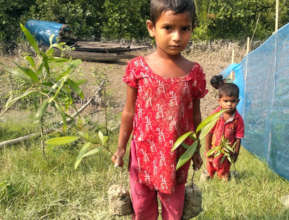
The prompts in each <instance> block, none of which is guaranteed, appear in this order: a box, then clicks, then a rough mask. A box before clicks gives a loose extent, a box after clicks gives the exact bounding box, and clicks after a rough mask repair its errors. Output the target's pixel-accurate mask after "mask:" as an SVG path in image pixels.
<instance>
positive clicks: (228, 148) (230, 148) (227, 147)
mask: <svg viewBox="0 0 289 220" xmlns="http://www.w3.org/2000/svg"><path fill="white" fill-rule="evenodd" d="M225 148H226V149H227V150H229V151H230V152H234V149H233V148H232V147H231V146H230V145H226V147H225Z"/></svg>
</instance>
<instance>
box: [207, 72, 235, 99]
mask: <svg viewBox="0 0 289 220" xmlns="http://www.w3.org/2000/svg"><path fill="white" fill-rule="evenodd" d="M210 83H211V85H212V86H213V87H214V88H215V89H218V90H219V98H222V97H223V96H229V97H236V98H239V88H238V86H237V85H236V84H234V83H225V82H224V79H223V76H222V75H215V76H213V77H212V78H211V81H210Z"/></svg>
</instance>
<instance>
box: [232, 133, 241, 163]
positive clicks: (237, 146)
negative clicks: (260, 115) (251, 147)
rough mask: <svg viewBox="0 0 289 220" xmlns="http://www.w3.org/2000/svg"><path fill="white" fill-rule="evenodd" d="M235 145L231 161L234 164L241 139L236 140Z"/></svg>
mask: <svg viewBox="0 0 289 220" xmlns="http://www.w3.org/2000/svg"><path fill="white" fill-rule="evenodd" d="M235 143H236V145H235V152H234V154H233V158H232V159H233V161H234V163H235V162H236V161H237V159H238V156H239V152H240V146H241V139H240V138H237V140H236V142H235Z"/></svg>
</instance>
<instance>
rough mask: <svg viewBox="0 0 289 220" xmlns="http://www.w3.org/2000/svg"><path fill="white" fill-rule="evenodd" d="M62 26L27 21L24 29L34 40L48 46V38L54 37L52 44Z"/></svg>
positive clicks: (48, 22)
mask: <svg viewBox="0 0 289 220" xmlns="http://www.w3.org/2000/svg"><path fill="white" fill-rule="evenodd" d="M62 26H63V24H60V23H57V22H50V21H38V20H29V21H27V22H26V24H25V27H26V28H27V29H28V30H29V31H30V33H31V34H32V35H33V36H34V37H35V38H36V40H37V41H38V42H39V43H41V44H44V45H49V44H50V43H49V38H50V36H51V35H54V37H53V39H52V43H55V42H56V40H57V37H58V35H59V31H60V30H61V28H62Z"/></svg>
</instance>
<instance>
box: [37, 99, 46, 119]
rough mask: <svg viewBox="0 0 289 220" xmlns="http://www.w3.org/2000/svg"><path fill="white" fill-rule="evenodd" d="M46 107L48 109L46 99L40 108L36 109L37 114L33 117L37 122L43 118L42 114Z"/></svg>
mask: <svg viewBox="0 0 289 220" xmlns="http://www.w3.org/2000/svg"><path fill="white" fill-rule="evenodd" d="M47 107H48V99H46V100H45V101H44V102H43V103H42V105H41V106H40V108H38V110H37V113H36V115H35V117H36V119H37V120H39V121H41V120H42V117H43V115H44V112H45V111H46V109H47Z"/></svg>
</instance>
